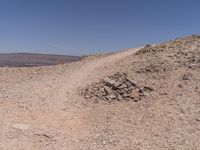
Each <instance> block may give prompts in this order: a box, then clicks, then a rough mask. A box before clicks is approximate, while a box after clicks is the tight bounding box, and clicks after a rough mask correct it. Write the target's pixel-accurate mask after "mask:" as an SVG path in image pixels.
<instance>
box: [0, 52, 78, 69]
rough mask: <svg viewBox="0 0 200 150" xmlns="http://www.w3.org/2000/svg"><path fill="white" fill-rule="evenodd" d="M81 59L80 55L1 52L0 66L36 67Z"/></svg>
mask: <svg viewBox="0 0 200 150" xmlns="http://www.w3.org/2000/svg"><path fill="white" fill-rule="evenodd" d="M78 60H80V57H78V56H69V55H52V54H33V53H8V54H6V53H5V54H4V53H2V54H1V53H0V67H6V66H7V67H36V66H51V65H57V64H63V63H70V62H73V61H78Z"/></svg>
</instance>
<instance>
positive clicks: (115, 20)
mask: <svg viewBox="0 0 200 150" xmlns="http://www.w3.org/2000/svg"><path fill="white" fill-rule="evenodd" d="M198 33H200V0H0V52H1V53H5V52H33V53H53V54H70V55H82V54H90V53H99V52H106V51H115V50H120V49H126V48H130V47H138V46H142V45H144V44H146V43H159V42H161V41H164V40H169V39H173V38H176V37H181V36H186V35H190V34H198Z"/></svg>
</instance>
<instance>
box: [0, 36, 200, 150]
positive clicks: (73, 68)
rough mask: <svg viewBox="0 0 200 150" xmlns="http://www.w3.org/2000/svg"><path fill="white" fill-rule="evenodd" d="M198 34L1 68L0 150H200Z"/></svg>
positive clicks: (199, 50)
mask: <svg viewBox="0 0 200 150" xmlns="http://www.w3.org/2000/svg"><path fill="white" fill-rule="evenodd" d="M199 54H200V36H198V35H193V36H190V37H185V38H178V39H175V40H172V41H167V42H164V43H161V44H158V45H154V46H152V45H146V46H145V47H143V48H136V49H128V50H124V51H121V52H118V53H113V54H108V55H102V56H94V57H92V56H90V57H85V58H84V59H82V60H81V61H78V62H74V63H71V64H63V65H57V66H49V67H34V68H7V67H5V68H1V69H0V74H1V76H0V85H1V86H0V129H1V130H0V149H2V150H10V149H20V150H21V149H35V150H38V149H42V150H43V149H44V150H46V149H49V150H51V149H56V150H59V149H63V150H65V149H70V150H71V149H72V150H79V149H80V150H82V149H86V150H90V149H91V150H93V149H94V150H96V149H99V150H102V149H103V150H104V149H105V150H110V149H117V150H118V149H121V150H124V149H130V150H135V149H141V150H143V149H152V150H156V149H158V150H160V149H169V150H172V149H180V150H189V149H191V150H198V149H199V147H200V57H199V56H200V55H199Z"/></svg>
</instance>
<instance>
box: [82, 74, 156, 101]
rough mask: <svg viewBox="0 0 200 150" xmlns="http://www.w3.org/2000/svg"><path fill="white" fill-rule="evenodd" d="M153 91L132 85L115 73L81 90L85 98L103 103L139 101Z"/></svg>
mask: <svg viewBox="0 0 200 150" xmlns="http://www.w3.org/2000/svg"><path fill="white" fill-rule="evenodd" d="M152 91H153V89H152V88H150V87H145V86H138V85H136V84H135V83H133V82H132V81H131V80H130V79H129V78H128V77H127V74H125V73H116V74H114V75H112V76H109V77H107V78H105V79H104V80H102V81H100V82H99V83H95V84H93V85H90V86H89V87H87V88H86V89H85V90H83V92H81V93H82V95H84V96H85V98H95V99H96V100H98V101H99V100H104V101H122V100H134V101H139V100H140V99H141V97H144V96H147V95H148V93H150V92H152Z"/></svg>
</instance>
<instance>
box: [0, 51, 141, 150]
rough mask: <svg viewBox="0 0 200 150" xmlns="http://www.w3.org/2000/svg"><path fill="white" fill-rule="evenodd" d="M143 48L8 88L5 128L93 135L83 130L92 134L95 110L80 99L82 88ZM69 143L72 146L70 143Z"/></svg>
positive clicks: (75, 66)
mask: <svg viewBox="0 0 200 150" xmlns="http://www.w3.org/2000/svg"><path fill="white" fill-rule="evenodd" d="M139 49H140V48H135V49H129V50H125V51H122V52H118V53H115V54H112V55H108V56H105V57H102V58H95V59H92V60H87V61H83V62H77V63H74V64H70V65H63V66H62V65H61V66H58V68H59V67H60V68H59V70H60V72H61V73H59V74H49V76H43V77H42V78H40V79H37V78H36V79H34V80H28V81H26V82H22V83H20V84H15V85H12V87H10V89H8V91H10V92H11V94H9V98H7V100H6V102H4V103H2V104H1V112H2V113H1V116H0V117H1V118H0V119H1V120H2V122H1V125H2V126H3V127H4V128H8V129H7V130H10V128H11V129H17V130H20V131H23V132H27V133H29V134H33V131H32V130H36V132H37V131H39V130H41V129H42V130H44V129H48V130H51V131H54V130H58V131H61V132H62V133H63V134H64V135H63V136H66V135H67V136H73V137H76V138H77V137H79V138H80V137H82V138H84V137H85V136H86V135H87V134H89V133H80V131H84V132H89V131H87V129H86V127H87V124H88V123H89V122H90V115H91V114H90V113H91V111H92V108H91V107H88V105H87V104H86V103H85V101H84V99H82V97H80V96H79V94H78V93H77V92H78V89H79V88H80V87H85V86H87V85H88V84H91V83H92V82H95V81H98V80H99V79H102V78H103V77H105V76H107V75H109V74H110V73H113V72H116V71H117V68H116V67H115V63H117V62H119V61H120V60H122V59H124V58H126V57H128V56H130V55H131V54H134V53H135V52H136V51H138V50H139ZM85 105H87V106H85ZM2 134H3V133H2ZM84 134H85V135H84ZM1 136H3V135H1ZM29 138H30V137H29ZM22 139H23V138H22ZM22 139H21V140H22ZM30 139H31V138H30ZM4 140H6V139H1V141H0V142H2V143H3V142H5V141H4ZM15 140H16V141H15V143H23V144H25V145H26V144H27V141H21V140H20V139H15ZM25 142H26V143H25ZM23 144H22V145H23ZM67 144H68V145H69V140H68V142H67ZM71 146H73V145H71ZM11 147H12V144H11ZM22 147H23V146H22ZM19 148H20V146H19ZM72 149H73V148H72Z"/></svg>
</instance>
